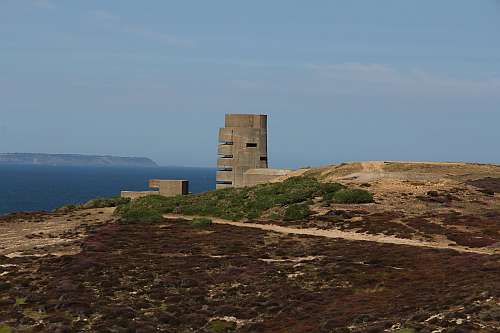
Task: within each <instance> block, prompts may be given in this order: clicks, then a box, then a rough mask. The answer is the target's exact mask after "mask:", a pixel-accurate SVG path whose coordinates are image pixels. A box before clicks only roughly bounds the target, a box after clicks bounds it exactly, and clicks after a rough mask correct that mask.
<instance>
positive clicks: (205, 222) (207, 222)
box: [191, 217, 212, 228]
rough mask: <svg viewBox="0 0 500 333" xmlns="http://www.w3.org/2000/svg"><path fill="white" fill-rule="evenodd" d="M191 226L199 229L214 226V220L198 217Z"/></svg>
mask: <svg viewBox="0 0 500 333" xmlns="http://www.w3.org/2000/svg"><path fill="white" fill-rule="evenodd" d="M191 225H192V226H194V227H198V228H205V227H209V226H211V225H212V220H211V219H207V218H205V217H197V218H195V219H193V221H191Z"/></svg>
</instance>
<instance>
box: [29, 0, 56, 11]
mask: <svg viewBox="0 0 500 333" xmlns="http://www.w3.org/2000/svg"><path fill="white" fill-rule="evenodd" d="M32 4H33V5H34V6H35V7H38V8H43V9H55V8H56V4H55V3H53V2H52V1H50V0H32Z"/></svg>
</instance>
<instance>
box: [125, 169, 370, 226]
mask: <svg viewBox="0 0 500 333" xmlns="http://www.w3.org/2000/svg"><path fill="white" fill-rule="evenodd" d="M316 198H320V199H321V198H322V200H323V201H332V200H333V201H338V202H340V203H367V202H372V201H373V196H372V194H371V193H369V192H368V191H365V190H361V189H355V190H350V189H346V188H345V186H343V185H341V184H339V183H320V182H319V181H318V180H317V179H315V178H313V177H292V178H289V179H287V180H285V181H283V182H280V183H270V184H263V185H257V186H253V187H243V188H228V189H222V190H217V191H210V192H205V193H201V194H194V195H187V196H177V197H169V198H167V197H162V196H148V197H145V198H140V199H137V200H135V201H132V202H130V203H128V204H125V205H122V206H120V207H119V208H118V210H117V213H118V214H120V215H121V216H122V217H123V218H124V219H125V220H135V219H142V218H141V215H142V214H144V215H145V217H148V218H149V217H151V216H155V215H156V216H158V217H159V216H161V215H162V214H167V213H180V214H186V215H202V216H214V217H220V218H224V219H230V220H241V219H250V220H251V219H256V218H259V217H261V216H262V215H263V214H264V213H265V212H266V211H268V210H269V209H272V208H281V211H282V212H283V213H282V215H281V216H279V217H280V218H282V219H284V220H296V219H304V218H307V217H308V216H309V215H310V214H311V211H310V210H309V205H310V204H312V202H313V200H314V199H316ZM152 212H155V213H156V214H153V213H152Z"/></svg>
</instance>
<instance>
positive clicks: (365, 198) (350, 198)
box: [333, 189, 373, 204]
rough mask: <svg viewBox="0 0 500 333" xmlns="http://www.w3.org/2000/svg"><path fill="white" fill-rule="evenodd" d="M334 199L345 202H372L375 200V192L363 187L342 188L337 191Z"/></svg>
mask: <svg viewBox="0 0 500 333" xmlns="http://www.w3.org/2000/svg"><path fill="white" fill-rule="evenodd" d="M333 200H335V202H336V203H345V204H361V203H370V202H373V194H371V193H370V192H368V191H366V190H361V189H342V190H340V191H337V192H335V194H334V195H333Z"/></svg>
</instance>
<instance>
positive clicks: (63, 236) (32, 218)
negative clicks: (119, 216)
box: [0, 208, 115, 256]
mask: <svg viewBox="0 0 500 333" xmlns="http://www.w3.org/2000/svg"><path fill="white" fill-rule="evenodd" d="M113 211H114V208H100V209H87V210H77V211H74V212H71V213H69V214H58V213H48V212H35V213H14V214H9V215H5V216H3V217H0V235H1V236H0V237H1V238H0V239H1V242H0V255H7V256H22V255H40V256H41V255H48V254H60V255H62V254H69V253H75V252H79V251H80V244H79V241H78V240H80V239H82V238H84V237H85V235H86V234H87V230H88V229H89V228H91V227H92V226H95V225H102V224H104V223H107V222H111V221H114V219H115V218H114V217H113Z"/></svg>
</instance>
